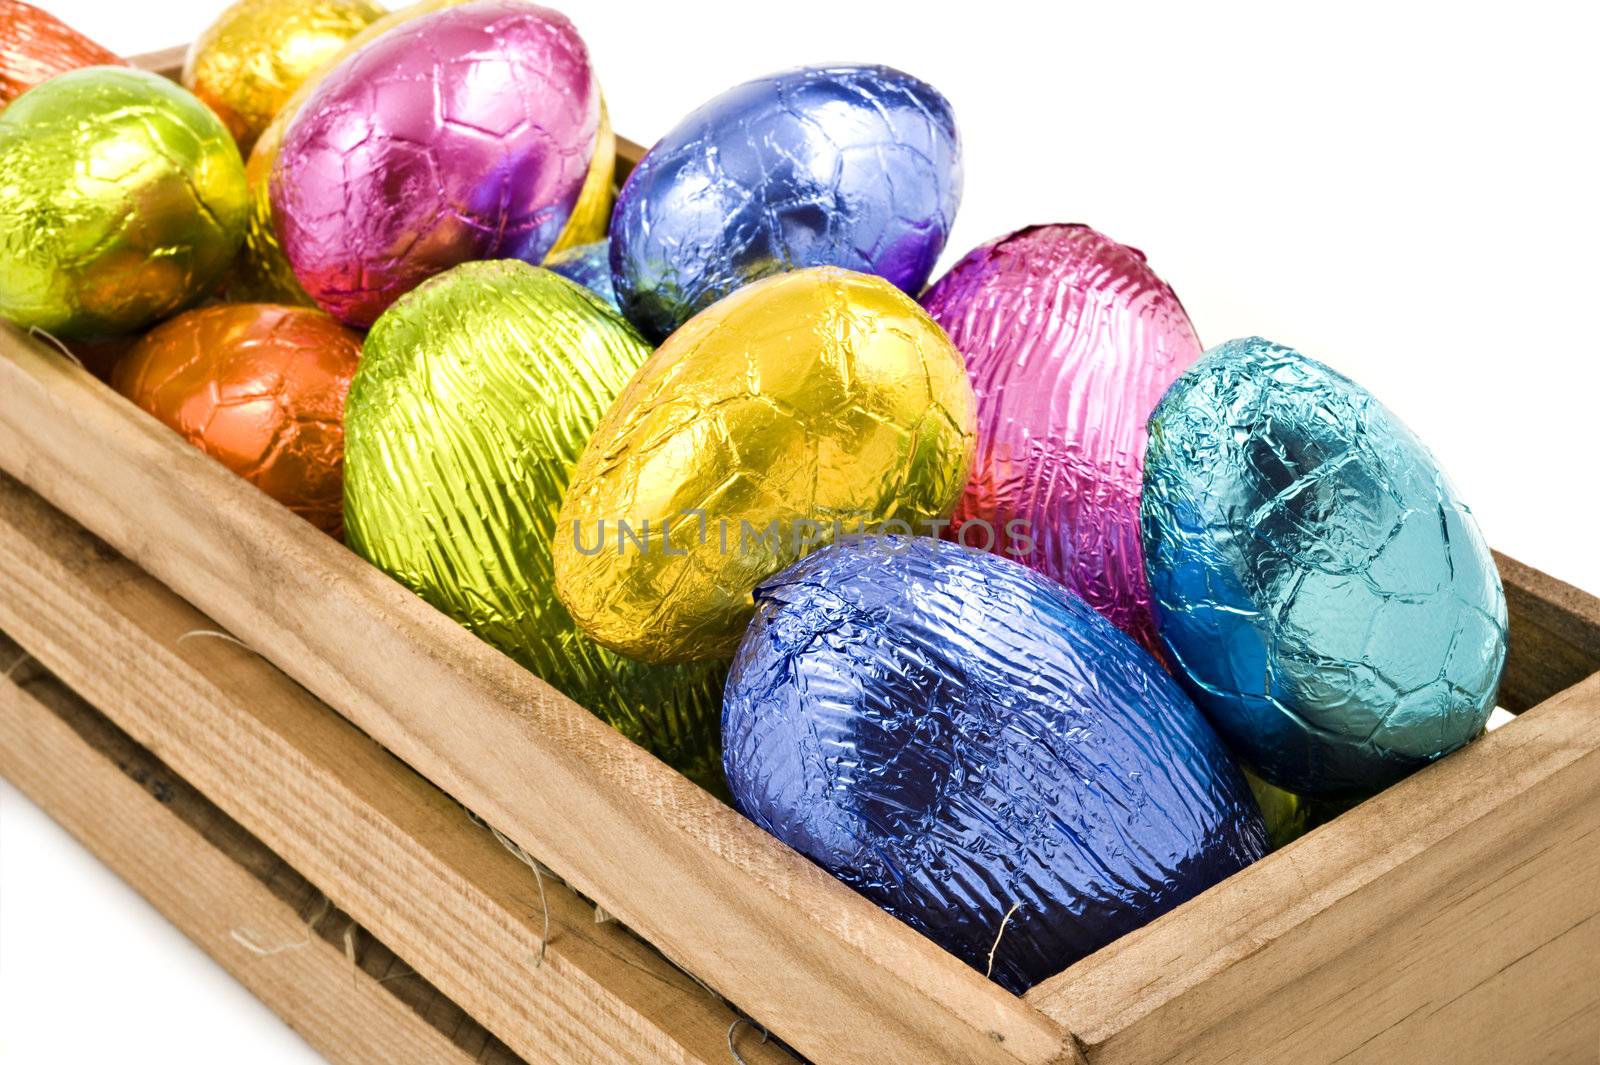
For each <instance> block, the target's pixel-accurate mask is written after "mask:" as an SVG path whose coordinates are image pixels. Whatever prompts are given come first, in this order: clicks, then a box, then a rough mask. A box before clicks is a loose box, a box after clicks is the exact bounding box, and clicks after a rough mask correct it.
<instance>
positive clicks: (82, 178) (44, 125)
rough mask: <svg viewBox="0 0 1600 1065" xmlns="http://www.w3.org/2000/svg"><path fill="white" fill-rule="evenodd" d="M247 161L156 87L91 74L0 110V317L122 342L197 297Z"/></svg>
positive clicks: (114, 71) (143, 78)
mask: <svg viewBox="0 0 1600 1065" xmlns="http://www.w3.org/2000/svg"><path fill="white" fill-rule="evenodd" d="M244 217H245V182H244V164H243V163H242V162H241V161H240V159H239V149H238V148H237V147H236V146H235V145H234V143H233V138H232V137H230V136H228V131H227V130H226V129H225V128H224V127H223V125H222V123H221V122H220V121H218V119H217V117H216V116H215V115H214V114H212V113H211V111H210V110H209V109H208V108H207V107H206V106H205V105H204V104H202V103H201V102H200V101H199V100H196V99H195V98H194V97H193V96H192V95H190V94H189V93H187V92H185V91H184V90H183V89H181V88H179V87H178V86H177V85H174V84H173V83H172V82H170V81H167V80H166V79H165V78H161V77H157V76H156V75H154V74H149V73H146V72H144V71H142V70H131V69H124V68H120V67H88V68H86V69H83V70H75V71H71V72H69V73H67V74H63V75H61V76H60V77H57V78H54V79H52V80H51V81H48V82H46V83H45V84H43V85H41V86H39V87H38V88H36V89H32V90H30V91H28V92H26V93H24V94H23V95H22V96H20V97H18V98H17V99H16V100H15V101H14V102H13V103H12V104H11V105H10V106H9V107H7V108H6V109H5V111H4V112H0V316H4V317H6V318H9V319H10V320H11V321H13V322H15V323H17V324H18V325H20V326H24V327H30V326H36V327H38V328H40V329H44V330H47V331H49V332H51V333H54V334H56V335H58V336H63V337H81V336H96V335H109V334H117V333H126V332H131V331H133V330H136V329H139V328H141V327H143V326H145V325H148V324H149V323H150V322H152V321H155V320H156V319H158V318H163V317H165V316H166V315H169V314H171V313H172V312H174V311H176V310H179V309H181V308H183V307H185V306H187V305H188V304H190V303H192V302H194V301H195V300H197V299H199V298H200V297H201V296H202V295H204V293H205V292H206V290H207V289H209V288H210V287H211V285H212V284H213V283H214V282H215V281H216V280H217V278H218V277H219V276H220V274H221V273H222V271H223V270H225V269H226V268H227V265H228V262H229V260H230V259H231V258H232V257H233V253H234V251H235V249H236V248H238V246H239V238H240V235H241V233H242V231H243V228H244Z"/></svg>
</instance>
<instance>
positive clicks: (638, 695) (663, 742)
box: [345, 261, 723, 791]
mask: <svg viewBox="0 0 1600 1065" xmlns="http://www.w3.org/2000/svg"><path fill="white" fill-rule="evenodd" d="M649 354H650V349H649V346H648V345H646V344H645V342H644V341H643V340H642V339H640V337H639V336H638V334H637V333H635V332H634V331H633V329H632V327H630V326H629V325H628V324H627V323H626V322H624V321H623V320H622V318H621V317H619V316H618V315H617V314H616V313H615V312H614V311H612V310H611V309H610V308H608V307H606V306H605V305H604V304H603V303H601V301H600V300H599V298H598V297H596V296H594V295H593V294H592V293H590V292H588V291H587V290H585V289H583V288H582V287H580V286H578V285H575V284H573V283H572V282H570V281H567V280H566V279H565V278H562V277H558V276H557V275H555V274H553V273H550V272H549V271H547V270H543V269H540V268H537V267H532V266H529V265H527V264H525V263H521V262H515V261H500V262H480V263H467V264H464V265H462V266H458V267H455V268H454V269H452V270H448V271H446V272H445V273H443V274H440V275H439V276H437V277H435V278H433V279H432V280H430V281H428V282H425V283H424V284H423V285H421V286H420V287H418V288H417V289H415V290H414V291H412V292H411V293H410V294H409V295H407V296H404V297H402V298H401V299H400V300H399V301H398V302H396V303H395V305H394V306H393V307H391V308H390V309H389V310H388V311H386V312H385V313H384V314H383V316H382V317H381V318H379V319H378V321H377V323H376V324H375V325H374V326H373V327H372V332H371V333H370V334H368V336H367V341H366V350H365V354H364V355H363V361H362V365H361V371H360V373H359V374H357V376H356V381H355V385H354V387H353V388H352V389H351V392H350V403H349V410H348V413H347V415H346V419H345V424H346V434H347V439H346V460H345V520H346V526H347V535H348V538H349V543H350V546H351V547H352V548H354V549H355V550H356V551H357V552H358V553H359V554H361V555H362V556H363V557H365V558H366V559H368V560H369V561H371V562H372V563H374V564H375V565H377V566H378V567H379V568H380V569H383V570H384V571H385V572H387V573H389V574H390V575H391V576H393V577H394V578H395V579H396V580H398V581H399V582H400V583H401V584H403V585H405V586H406V587H408V588H410V589H411V590H412V591H414V592H416V593H417V594H418V595H420V596H421V597H422V598H423V599H425V600H427V601H428V602H429V603H432V604H433V605H434V606H435V607H437V608H438V609H440V610H441V611H443V612H444V613H446V614H448V615H449V616H450V617H452V618H454V619H455V620H456V621H458V622H460V623H461V624H462V625H465V626H466V627H467V628H468V629H470V630H472V631H473V632H474V633H476V634H477V635H478V636H479V637H480V638H482V639H484V640H486V641H487V642H489V643H491V644H493V645H494V646H496V647H498V648H500V650H502V651H504V652H505V653H506V654H508V655H509V656H511V657H512V658H514V659H516V660H517V661H518V662H520V663H522V664H523V665H524V666H526V667H527V668H528V669H530V670H532V671H533V672H534V673H537V674H538V675H539V676H541V677H543V678H544V679H545V680H547V681H549V682H550V683H551V684H552V685H554V686H555V687H556V688H558V689H560V690H561V691H563V692H565V693H566V694H567V695H568V696H570V697H571V698H572V699H573V700H575V701H576V702H578V703H580V704H582V705H583V706H585V707H587V708H588V709H589V710H591V711H593V712H594V713H595V714H597V715H598V716H599V717H601V718H602V719H603V720H605V721H607V722H609V723H610V724H611V725H613V726H615V727H616V728H617V729H619V730H620V731H622V732H623V733H624V734H626V735H627V736H629V737H630V738H631V739H633V740H635V741H636V742H638V743H639V744H641V745H642V746H644V747H646V748H648V749H650V750H651V751H654V752H655V753H656V754H657V755H659V756H660V757H661V758H662V759H663V760H664V761H666V762H668V763H670V764H671V765H674V766H676V767H677V768H678V769H680V770H682V771H683V772H684V773H685V774H686V775H688V776H689V777H690V778H691V779H694V780H696V781H698V782H700V783H701V784H703V785H705V786H706V787H707V788H709V789H711V790H714V791H719V790H721V785H720V780H721V771H720V767H719V763H718V752H719V749H720V748H719V745H718V742H717V738H718V729H717V713H718V709H717V708H718V706H719V701H720V693H721V690H722V676H723V670H722V668H721V667H720V666H716V667H711V666H688V667H655V666H647V665H643V664H641V663H638V662H632V661H629V660H627V659H625V658H622V657H621V656H619V655H617V654H614V653H613V652H611V651H609V650H607V649H605V648H603V647H601V646H600V645H598V644H596V643H594V642H592V641H590V640H589V639H587V638H586V637H585V636H584V635H583V634H582V633H581V632H579V631H578V628H577V626H576V625H575V624H574V623H573V621H572V618H571V617H570V616H569V615H568V614H567V612H566V610H565V608H564V607H563V606H562V605H561V603H560V602H559V601H558V600H557V599H556V597H555V595H554V594H553V585H554V577H553V574H552V561H551V543H552V539H556V538H557V537H556V531H557V526H556V520H555V516H556V509H557V507H558V506H559V505H560V502H561V495H562V492H563V491H564V490H565V489H566V487H567V482H568V478H569V476H570V474H571V472H572V469H573V467H574V465H575V464H576V463H577V461H578V456H579V454H580V453H581V452H582V450H583V446H584V443H585V442H586V441H587V440H588V439H589V436H590V434H591V433H592V432H593V431H594V428H595V426H596V424H597V423H598V422H599V421H600V417H601V415H602V414H603V413H604V412H605V410H606V408H607V407H608V406H609V405H610V404H611V402H612V400H613V399H614V398H615V397H616V395H617V394H618V392H620V391H621V390H622V387H623V385H624V384H625V383H626V382H627V380H628V378H629V375H630V374H632V373H633V372H634V371H635V370H636V369H637V368H638V367H639V366H640V365H641V364H642V363H643V362H644V361H645V359H646V357H648V356H649Z"/></svg>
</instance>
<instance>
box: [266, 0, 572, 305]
mask: <svg viewBox="0 0 1600 1065" xmlns="http://www.w3.org/2000/svg"><path fill="white" fill-rule="evenodd" d="M599 121H600V93H599V89H598V88H597V86H596V84H595V79H594V74H593V72H592V71H591V70H590V67H589V55H588V50H587V49H586V48H585V47H584V43H583V41H582V39H581V38H580V37H579V36H578V33H577V31H576V30H575V29H574V28H573V26H572V23H571V22H569V21H568V20H567V19H566V17H565V16H563V15H561V14H559V13H557V12H555V11H551V10H549V9H547V8H542V7H536V6H534V5H532V4H529V3H525V2H522V0H485V2H481V3H473V4H467V5H465V6H462V7H457V8H449V9H446V10H443V11H439V12H437V13H435V14H432V15H428V16H425V17H423V18H419V19H416V20H414V21H412V22H408V23H405V24H404V25H402V26H400V27H397V28H396V29H394V30H392V31H390V32H389V33H386V34H384V35H383V36H382V37H379V38H378V39H377V40H376V41H373V42H372V43H371V44H370V45H368V46H367V47H365V48H363V49H361V50H360V51H359V52H356V53H355V54H354V55H352V56H350V58H348V59H347V60H345V61H344V62H343V63H342V64H340V66H339V67H338V68H337V69H335V70H334V71H333V72H331V73H330V74H329V75H328V76H327V77H326V78H325V79H324V80H323V82H322V85H321V86H320V87H319V88H318V89H317V91H316V92H315V93H313V94H312V96H311V98H310V99H309V100H307V101H306V104H305V106H304V107H302V108H301V110H300V113H299V115H298V116H297V117H296V118H295V120H294V122H293V123H292V124H291V125H290V127H289V130H288V132H287V133H286V134H285V136H284V143H283V148H282V149H281V151H280V152H279V155H278V162H277V166H276V168H275V169H274V171H273V174H272V185H271V191H272V206H273V211H274V214H275V217H276V218H277V220H278V229H279V236H280V237H281V239H282V242H283V248H284V251H285V253H286V254H287V256H288V259H289V263H290V265H291V266H293V267H294V272H295V276H296V277H297V278H299V280H300V284H301V285H302V286H303V287H304V288H305V290H306V292H307V293H308V294H309V295H310V296H311V297H312V298H313V299H315V300H316V301H317V303H318V304H320V305H321V306H322V308H323V309H324V310H326V311H328V312H329V313H330V314H333V315H334V316H335V317H337V318H340V319H342V320H343V321H345V322H347V323H349V324H351V325H356V326H369V325H371V324H372V322H373V321H374V320H375V319H376V318H377V317H378V315H379V314H381V313H382V312H383V310H384V309H385V308H386V307H388V306H389V305H390V304H391V303H393V302H394V301H395V300H396V299H398V298H399V297H400V296H401V295H403V294H404V293H406V292H408V291H410V290H411V289H412V288H414V287H416V286H417V285H418V284H419V283H420V282H422V281H424V280H426V279H427V278H429V277H431V276H433V275H434V274H437V273H440V272H442V271H444V270H446V269H449V268H450V267H451V266H454V265H456V264H458V263H462V262H468V261H471V260H475V259H523V260H526V261H528V262H532V263H538V262H539V261H540V260H541V259H543V257H544V255H545V253H546V252H547V251H549V249H550V246H551V245H552V244H554V243H555V240H556V237H557V236H558V235H559V234H560V232H561V228H562V226H563V225H565V223H566V220H567V217H568V215H569V214H570V213H571V211H572V207H573V204H574V203H575V202H576V201H577V198H578V192H579V190H580V189H581V188H582V186H583V179H584V175H585V173H586V172H587V170H588V166H589V155H590V153H591V151H592V150H593V148H594V144H595V133H596V130H597V127H598V124H599Z"/></svg>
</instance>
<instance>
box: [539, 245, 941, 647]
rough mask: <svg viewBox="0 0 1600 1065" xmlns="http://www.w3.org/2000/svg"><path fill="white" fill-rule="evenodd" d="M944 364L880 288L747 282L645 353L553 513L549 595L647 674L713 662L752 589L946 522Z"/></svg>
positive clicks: (728, 643) (918, 318) (920, 322)
mask: <svg viewBox="0 0 1600 1065" xmlns="http://www.w3.org/2000/svg"><path fill="white" fill-rule="evenodd" d="M972 423H973V400H972V389H971V387H970V386H969V385H968V384H967V375H966V369H965V367H963V366H962V364H961V356H960V355H959V354H958V353H957V352H956V350H955V348H953V347H952V346H951V345H950V341H949V340H948V339H946V337H945V335H944V333H942V332H940V330H939V328H938V326H936V325H934V323H933V321H932V320H931V319H930V318H928V316H927V315H925V314H923V313H922V310H921V308H919V307H918V306H917V305H916V303H914V302H913V301H912V300H911V299H910V298H909V297H907V296H906V295H905V294H904V293H902V292H900V291H899V290H898V289H896V288H895V287H894V286H893V285H891V284H889V283H888V282H887V281H884V280H883V279H882V278H878V277H871V276H868V275H866V274H857V273H852V272H850V271H847V270H840V269H836V268H834V267H813V268H811V269H809V270H798V271H795V272H793V273H788V274H782V275H779V276H777V277H772V278H768V279H766V280H765V281H760V282H757V283H756V284H753V285H749V286H747V287H745V288H742V289H740V290H739V291H738V292H735V293H734V294H733V295H732V296H729V297H728V298H727V299H725V300H722V301H721V302H719V303H716V304H714V305H712V306H711V307H710V308H708V309H706V310H704V311H702V312H700V314H698V315H696V316H695V317H694V319H693V320H691V321H690V322H689V323H688V324H687V325H685V326H684V327H683V328H681V329H679V330H678V331H677V332H676V333H674V334H673V335H672V337H671V338H669V339H668V340H667V342H666V343H665V344H663V345H662V346H661V348H660V350H658V351H657V352H656V353H655V355H654V356H652V357H651V359H650V361H649V362H648V363H646V364H645V365H644V367H643V368H641V369H640V370H639V372H638V373H636V374H635V375H634V377H633V380H631V381H630V382H629V383H628V387H627V389H626V390H625V391H624V392H623V393H622V394H621V395H620V396H618V397H617V400H616V402H615V403H614V404H613V405H612V407H611V409H610V411H608V412H607V414H606V417H605V420H604V421H602V422H601V423H600V426H599V428H597V429H596V430H595V433H594V438H593V439H592V440H590V441H589V446H588V447H587V448H586V449H585V450H584V453H583V459H582V461H581V462H580V463H579V464H578V468H577V470H576V471H574V473H573V475H572V484H571V486H570V487H569V488H568V489H567V494H566V498H565V500H564V501H563V503H562V507H561V517H560V520H559V524H558V530H559V535H558V536H557V538H556V545H555V569H556V590H557V592H558V593H559V594H560V596H561V601H562V602H563V603H565V604H566V606H567V609H568V610H569V611H571V612H572V616H573V617H574V618H576V619H577V622H578V624H579V625H580V626H582V628H583V630H584V631H585V632H587V633H588V634H589V635H590V636H592V637H593V638H594V639H596V640H598V641H599V642H601V643H603V644H605V645H606V646H607V647H611V648H614V649H615V650H618V651H620V652H622V653H623V654H626V655H629V656H631V657H634V658H639V659H643V660H645V661H650V662H673V661H693V660H718V659H726V657H727V656H728V655H730V654H732V653H733V649H734V648H735V647H736V646H737V645H738V642H739V638H740V636H741V635H743V633H744V629H745V625H746V624H747V622H748V621H749V619H750V613H751V611H752V610H753V609H754V607H753V604H752V602H751V598H750V593H751V591H752V590H753V589H754V588H755V586H756V584H757V583H758V582H760V581H761V580H763V579H764V578H766V577H768V576H770V575H772V574H774V573H776V572H778V571H779V570H781V569H783V568H784V567H785V566H787V565H789V564H790V563H792V562H794V561H795V560H796V559H798V558H800V557H801V556H802V555H804V554H805V553H807V551H809V550H811V549H812V548H814V547H816V546H818V545H820V544H824V543H827V542H829V541H830V540H832V539H834V538H836V537H837V536H838V535H839V533H840V532H841V531H842V532H846V533H848V532H851V531H854V530H856V529H858V528H868V529H870V528H876V527H879V526H880V525H882V524H883V523H885V522H886V521H888V520H890V519H892V520H894V521H895V522H897V523H901V524H899V525H898V526H896V527H892V528H897V529H898V531H903V532H906V531H909V532H921V531H923V529H924V528H925V527H926V526H927V525H928V523H929V522H930V521H932V520H934V519H942V518H946V517H948V516H949V514H950V508H951V507H953V506H954V505H955V501H956V498H957V496H958V495H959V493H960V491H961V485H962V483H963V482H964V481H965V479H966V473H967V466H968V463H969V461H970V459H971V456H972V440H973V428H972Z"/></svg>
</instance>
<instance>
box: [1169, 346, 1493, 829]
mask: <svg viewBox="0 0 1600 1065" xmlns="http://www.w3.org/2000/svg"><path fill="white" fill-rule="evenodd" d="M1142 517H1143V532H1144V546H1145V557H1146V562H1147V565H1148V567H1149V574H1150V583H1151V587H1152V588H1153V590H1154V592H1155V604H1156V620H1157V623H1158V625H1159V627H1160V631H1161V639H1162V642H1163V645H1164V647H1165V649H1166V650H1167V653H1168V656H1169V660H1170V661H1171V662H1172V663H1173V664H1174V666H1175V668H1176V672H1177V674H1178V676H1179V679H1180V680H1182V681H1183V682H1184V683H1185V685H1186V687H1188V689H1189V691H1190V694H1191V695H1193V696H1194V698H1195V701H1196V702H1197V703H1198V704H1199V705H1200V707H1201V708H1202V709H1204V710H1205V711H1206V712H1207V714H1208V715H1209V716H1210V717H1211V719H1212V721H1213V722H1214V723H1215V724H1216V725H1217V728H1218V729H1219V730H1220V731H1221V732H1222V734H1223V736H1224V738H1226V739H1227V741H1228V742H1229V743H1230V744H1231V745H1232V746H1233V748H1234V750H1235V751H1237V752H1238V753H1239V755H1240V757H1241V758H1242V759H1243V760H1244V762H1245V763H1246V764H1248V765H1249V766H1250V767H1251V768H1252V769H1254V770H1255V771H1256V772H1258V773H1259V774H1260V775H1261V776H1262V777H1264V778H1266V779H1267V780H1268V781H1269V782H1271V783H1273V784H1276V785H1277V786H1278V787H1281V788H1285V789H1287V790H1289V791H1293V792H1298V793H1300V794H1301V795H1304V796H1306V797H1308V798H1323V799H1327V798H1334V799H1337V798H1350V797H1359V796H1362V795H1367V794H1371V793H1373V792H1376V791H1378V790H1379V789H1381V788H1384V787H1387V786H1388V785H1389V784H1392V783H1394V782H1395V781H1396V780H1398V779H1400V778H1401V777H1403V776H1405V775H1407V774H1408V773H1410V772H1412V771H1413V770H1416V769H1418V768H1420V767H1422V766H1424V765H1426V764H1427V763H1429V762H1431V761H1433V760H1434V759H1436V758H1438V757H1439V756H1441V755H1443V754H1447V753H1448V752H1450V751H1453V750H1455V749H1456V748H1458V747H1460V746H1461V745H1463V744H1465V743H1466V742H1467V741H1469V740H1471V739H1472V738H1474V737H1475V736H1477V735H1478V734H1479V733H1480V732H1481V731H1482V730H1483V727H1484V723H1485V721H1486V720H1487V719H1488V716H1489V712H1490V711H1491V710H1492V709H1493V708H1494V696H1495V689H1496V687H1497V686H1498V684H1499V680H1500V672H1501V669H1502V667H1503V665H1504V663H1505V653H1506V603H1505V596H1504V594H1503V593H1502V591H1501V588H1500V579H1499V575H1498V573H1497V571H1496V569H1495V565H1494V560H1493V558H1492V557H1491V556H1490V554H1489V549H1488V547H1487V545H1485V543H1484V541H1483V536H1482V535H1481V534H1480V533H1479V531H1478V527H1477V523H1476V522H1475V521H1474V520H1473V518H1472V515H1471V514H1470V513H1469V512H1468V510H1467V508H1466V507H1465V506H1463V505H1462V504H1461V502H1460V501H1459V500H1458V499H1456V496H1455V492H1454V490H1453V489H1452V488H1451V486H1450V484H1449V482H1448V481H1447V480H1446V478H1445V477H1444V475H1443V474H1442V473H1441V472H1440V470H1439V468H1438V466H1437V465H1436V464H1435V462H1434V460H1433V457H1432V456H1431V455H1430V454H1429V453H1428V451H1427V449H1426V448H1425V447H1424V446H1423V445H1422V443H1421V442H1420V441H1418V440H1417V438H1416V437H1415V436H1413V435H1412V434H1411V432H1410V431H1409V430H1408V429H1406V427H1405V426H1404V425H1402V424H1401V423H1400V421H1399V420H1398V419H1397V418H1395V416H1394V415H1393V414H1391V413H1389V411H1388V410H1386V409H1384V407H1383V406H1382V405H1381V404H1379V403H1378V401H1377V400H1375V399H1373V398H1372V396H1371V395H1370V394H1369V393H1368V392H1367V391H1366V390H1365V389H1363V388H1361V386H1359V385H1357V384H1355V383H1354V382H1352V381H1350V380H1349V379H1347V378H1345V377H1342V376H1340V375H1339V374H1337V373H1335V372H1333V371H1332V370H1330V369H1328V368H1327V367H1326V366H1324V365H1322V364H1321V363H1319V362H1316V361H1314V360H1312V359H1308V358H1306V357H1305V356H1303V355H1301V354H1299V353H1298V352H1295V351H1293V350H1291V349H1289V348H1285V347H1280V346H1279V345H1276V344H1272V343H1269V342H1267V341H1265V340H1262V339H1260V338H1252V339H1249V340H1234V341H1230V342H1228V343H1226V344H1223V345H1221V346H1220V347H1217V348H1214V349H1212V350H1211V351H1209V352H1207V354H1206V355H1205V357H1204V358H1203V359H1202V360H1201V361H1200V362H1199V363H1197V364H1196V365H1195V366H1194V367H1193V368H1192V369H1191V370H1190V371H1189V372H1188V373H1186V374H1184V376H1183V377H1181V378H1179V380H1178V382H1177V383H1176V384H1175V385H1173V387H1172V390H1171V391H1170V392H1168V393H1167V396H1166V398H1165V399H1163V400H1162V401H1161V405H1160V406H1159V407H1157V408H1156V411H1155V414H1154V416H1153V418H1152V419H1151V430H1150V446H1149V450H1148V452H1147V454H1146V457H1145V489H1144V501H1143V513H1142Z"/></svg>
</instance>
